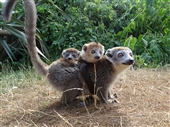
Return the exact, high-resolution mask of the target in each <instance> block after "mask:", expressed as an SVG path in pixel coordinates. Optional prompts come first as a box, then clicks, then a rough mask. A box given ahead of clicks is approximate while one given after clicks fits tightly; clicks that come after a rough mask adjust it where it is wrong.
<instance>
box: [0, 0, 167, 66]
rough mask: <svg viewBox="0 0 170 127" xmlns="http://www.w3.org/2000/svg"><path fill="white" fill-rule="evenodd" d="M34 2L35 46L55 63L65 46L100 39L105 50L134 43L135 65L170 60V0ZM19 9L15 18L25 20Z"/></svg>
mask: <svg viewBox="0 0 170 127" xmlns="http://www.w3.org/2000/svg"><path fill="white" fill-rule="evenodd" d="M36 5H37V12H38V21H37V38H38V39H37V42H38V43H37V45H38V46H39V47H40V49H42V51H47V50H48V51H49V54H50V55H48V52H44V53H45V55H46V56H48V58H49V59H50V60H51V61H53V60H55V59H56V58H58V57H60V54H61V52H62V50H63V49H65V48H68V47H75V48H77V49H79V50H81V47H82V45H83V44H84V43H88V42H90V41H97V42H100V43H102V44H103V45H104V46H105V49H108V48H112V47H114V46H128V47H130V48H131V49H132V51H133V53H134V55H135V59H136V64H135V65H136V66H137V67H143V66H145V67H156V66H162V65H165V64H169V63H170V7H169V6H170V0H164V1H163V0H126V1H125V0H62V1H61V0H53V1H52V0H46V1H45V2H44V1H42V0H38V2H37V3H36ZM15 10H17V11H15V13H14V14H13V17H14V18H15V17H16V18H18V19H19V18H20V19H21V20H22V21H24V18H23V17H24V8H23V4H22V3H21V2H18V4H17V7H16V8H15ZM1 22H2V21H1ZM10 23H11V24H12V23H14V20H12V22H10ZM15 23H16V22H15ZM3 25H4V23H2V27H3ZM13 27H14V28H16V27H15V26H13ZM21 29H22V28H21ZM42 42H43V43H44V46H41V44H42ZM43 47H46V48H47V49H46V50H43V49H44V48H43ZM26 59H27V57H26ZM28 60H29V58H28Z"/></svg>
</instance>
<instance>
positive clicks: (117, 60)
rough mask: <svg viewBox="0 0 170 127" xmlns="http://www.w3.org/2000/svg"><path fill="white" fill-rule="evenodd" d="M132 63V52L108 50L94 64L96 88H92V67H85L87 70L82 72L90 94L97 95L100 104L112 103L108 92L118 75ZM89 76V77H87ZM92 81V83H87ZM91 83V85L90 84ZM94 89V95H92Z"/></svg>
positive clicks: (115, 49)
mask: <svg viewBox="0 0 170 127" xmlns="http://www.w3.org/2000/svg"><path fill="white" fill-rule="evenodd" d="M133 63H134V57H133V53H132V51H131V50H130V49H129V48H128V47H114V48H111V49H108V50H107V51H106V53H105V56H103V57H102V58H101V59H100V60H99V61H97V62H96V63H95V64H96V75H97V76H96V78H97V79H96V87H95V88H94V71H93V65H89V64H88V65H87V66H86V67H87V70H83V72H81V73H84V75H85V76H84V77H83V78H84V80H85V82H86V81H87V82H88V83H87V85H88V88H89V90H90V92H91V93H92V94H97V96H98V97H99V99H100V100H101V101H102V102H105V103H110V102H112V100H111V98H112V96H111V94H110V90H111V89H112V88H113V85H114V82H115V81H116V79H117V78H118V77H119V75H120V74H121V73H122V72H123V71H125V70H126V69H127V68H129V67H130V66H131V65H132V64H133ZM89 75H90V76H89ZM89 80H92V81H89ZM90 82H91V84H90ZM94 89H95V93H94Z"/></svg>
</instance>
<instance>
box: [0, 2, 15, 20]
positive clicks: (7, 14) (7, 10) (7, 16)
mask: <svg viewBox="0 0 170 127" xmlns="http://www.w3.org/2000/svg"><path fill="white" fill-rule="evenodd" d="M16 2H17V0H6V1H5V2H4V3H3V7H2V17H3V20H4V21H5V22H9V21H10V20H11V16H12V10H13V8H14V6H15V4H16Z"/></svg>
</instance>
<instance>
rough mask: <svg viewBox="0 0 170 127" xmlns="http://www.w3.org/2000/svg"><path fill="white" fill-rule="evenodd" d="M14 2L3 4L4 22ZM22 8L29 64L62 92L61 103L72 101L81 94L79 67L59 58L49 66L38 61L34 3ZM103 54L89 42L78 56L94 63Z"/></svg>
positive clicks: (12, 0)
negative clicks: (23, 10) (23, 9)
mask: <svg viewBox="0 0 170 127" xmlns="http://www.w3.org/2000/svg"><path fill="white" fill-rule="evenodd" d="M16 1H17V0H7V1H6V2H5V3H4V4H3V18H4V20H5V21H9V20H10V16H11V13H12V9H13V7H14V6H15V3H16ZM24 7H25V34H26V38H27V48H28V52H29V54H30V57H31V62H32V63H33V65H34V66H35V68H36V70H37V71H38V72H39V73H40V74H42V75H43V76H46V77H47V79H48V81H49V82H50V84H52V85H53V86H54V87H55V88H56V89H57V90H60V91H64V92H63V95H62V98H61V102H62V103H68V102H71V101H73V100H74V99H75V98H76V97H77V96H78V95H79V94H81V92H80V91H79V90H78V88H82V84H83V83H84V81H83V78H82V76H81V74H80V70H79V68H81V66H79V65H77V66H75V63H74V61H72V60H71V61H72V62H71V61H70V60H68V59H65V58H60V59H58V60H56V61H54V62H53V63H52V64H50V65H47V64H46V63H44V62H43V61H42V60H41V59H40V57H39V55H38V53H37V50H36V41H35V32H36V20H37V14H36V7H35V3H34V1H33V0H24ZM64 53H65V52H63V54H62V55H64ZM77 53H78V52H77ZM85 54H86V55H88V57H86V56H85ZM103 54H104V46H102V45H101V44H100V43H96V42H91V43H89V44H85V45H84V46H83V48H82V51H81V53H80V56H81V58H82V60H85V61H88V62H96V61H97V60H99V59H100V58H101V56H102V55H103ZM79 63H80V64H81V63H82V62H81V60H79V62H78V64H79ZM76 88H77V89H76ZM65 91H67V92H65Z"/></svg>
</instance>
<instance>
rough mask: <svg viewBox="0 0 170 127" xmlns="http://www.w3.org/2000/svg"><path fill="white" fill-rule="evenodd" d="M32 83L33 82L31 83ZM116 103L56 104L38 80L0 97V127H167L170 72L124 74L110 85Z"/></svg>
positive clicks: (50, 90)
mask: <svg viewBox="0 0 170 127" xmlns="http://www.w3.org/2000/svg"><path fill="white" fill-rule="evenodd" d="M34 83H35V82H34ZM112 92H113V93H117V95H118V98H117V100H118V101H119V103H111V104H98V105H97V106H98V108H95V107H94V105H93V104H89V105H87V107H85V106H83V105H80V102H78V101H75V102H73V103H71V104H70V105H68V106H63V105H61V104H60V103H59V100H60V97H61V93H59V92H57V91H56V90H54V89H53V88H52V87H50V85H49V83H48V82H47V81H44V79H43V80H39V81H37V82H36V83H35V84H32V83H31V82H30V85H28V86H25V87H18V88H15V87H13V88H10V89H9V90H8V92H5V93H4V92H1V93H0V101H1V103H0V127H9V126H10V127H14V126H15V127H29V126H31V127H170V69H167V68H165V69H138V70H128V71H126V72H125V73H124V74H122V75H121V76H120V77H119V79H118V80H117V81H116V83H115V85H114V89H113V90H112Z"/></svg>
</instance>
